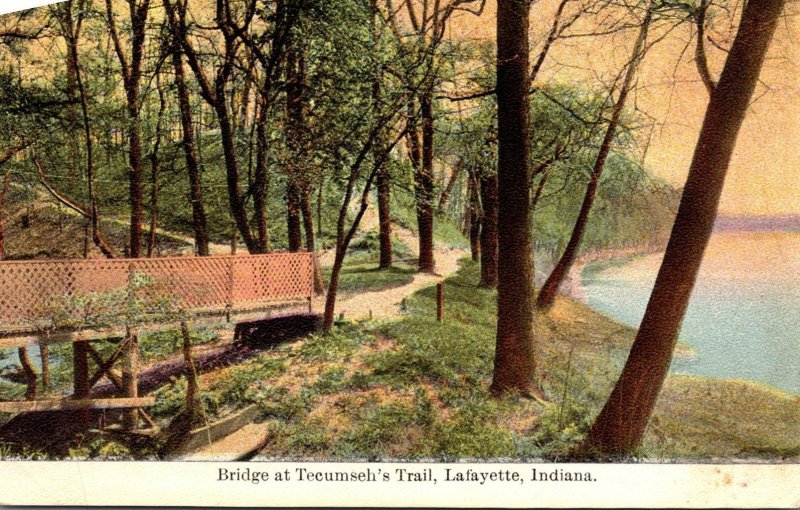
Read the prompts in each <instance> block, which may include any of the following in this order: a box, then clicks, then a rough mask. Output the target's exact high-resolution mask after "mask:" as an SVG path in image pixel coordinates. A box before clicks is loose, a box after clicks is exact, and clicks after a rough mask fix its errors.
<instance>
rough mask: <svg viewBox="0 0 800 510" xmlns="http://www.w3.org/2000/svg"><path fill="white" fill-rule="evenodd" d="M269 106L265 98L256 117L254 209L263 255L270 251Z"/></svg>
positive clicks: (262, 99) (259, 105)
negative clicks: (268, 198)
mask: <svg viewBox="0 0 800 510" xmlns="http://www.w3.org/2000/svg"><path fill="white" fill-rule="evenodd" d="M268 184H269V178H268V174H267V104H266V99H264V98H263V97H262V98H261V100H260V101H259V102H258V115H257V117H256V168H255V179H254V182H253V207H254V209H255V211H254V212H255V218H256V231H257V232H258V244H259V248H260V250H261V251H262V252H263V253H267V252H269V251H270V239H269V225H268V224H267V187H268Z"/></svg>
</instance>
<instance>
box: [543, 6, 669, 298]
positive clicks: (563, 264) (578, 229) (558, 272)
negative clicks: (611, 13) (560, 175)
mask: <svg viewBox="0 0 800 510" xmlns="http://www.w3.org/2000/svg"><path fill="white" fill-rule="evenodd" d="M653 5H654V3H653V1H651V2H650V3H649V4H648V7H647V12H646V14H645V18H644V20H643V21H642V25H641V28H640V29H639V36H638V37H637V39H636V44H634V46H633V52H632V54H631V58H630V60H629V62H628V69H627V71H626V72H625V78H624V79H623V82H622V88H621V89H620V93H619V97H618V98H617V102H616V103H615V104H614V109H613V111H612V113H611V120H610V121H609V123H608V127H607V128H606V133H605V136H604V137H603V142H602V143H601V144H600V150H599V152H598V153H597V159H595V162H594V167H593V168H592V173H591V175H590V176H589V184H588V185H587V187H586V194H585V195H584V197H583V203H582V204H581V209H580V212H579V213H578V219H577V220H576V221H575V227H573V229H572V235H571V236H570V238H569V242H568V243H567V247H566V249H565V250H564V253H563V255H561V258H560V259H559V260H558V263H557V264H556V266H555V268H553V271H552V272H551V273H550V276H548V277H547V280H546V281H545V282H544V285H542V289H541V290H540V291H539V296H538V298H537V300H536V308H537V309H539V310H549V309H550V307H552V306H553V303H554V302H555V299H556V295H557V294H558V288H559V287H560V286H561V283H562V282H563V281H564V279H565V278H566V277H567V274H569V271H570V269H571V268H572V264H573V263H574V262H575V258H576V257H577V256H578V252H579V251H580V246H581V241H582V240H583V234H584V232H585V231H586V225H587V224H588V223H589V214H590V213H591V211H592V206H593V205H594V199H595V197H596V196H597V189H598V187H599V186H600V177H601V176H602V174H603V169H604V168H605V164H606V159H607V158H608V154H609V153H610V152H611V144H612V142H613V141H614V136H615V135H616V133H617V126H618V125H619V120H620V117H621V116H622V111H623V109H624V108H625V101H626V100H627V98H628V94H629V93H630V90H631V87H632V86H633V79H634V77H635V76H636V70H637V68H638V65H639V63H640V62H641V61H642V58H643V57H644V52H645V51H646V50H645V47H644V45H645V41H646V40H647V32H648V29H649V28H650V21H651V19H652V17H653Z"/></svg>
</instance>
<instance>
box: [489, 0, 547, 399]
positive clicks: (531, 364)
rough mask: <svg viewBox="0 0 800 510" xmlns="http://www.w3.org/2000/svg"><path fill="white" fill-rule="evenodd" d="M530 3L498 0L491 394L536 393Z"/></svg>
mask: <svg viewBox="0 0 800 510" xmlns="http://www.w3.org/2000/svg"><path fill="white" fill-rule="evenodd" d="M529 13H530V3H529V2H528V1H527V0H525V1H519V0H498V2H497V88H496V91H497V126H498V165H497V181H498V190H497V197H498V215H497V217H498V222H497V234H498V264H497V269H498V271H497V276H498V282H497V345H496V349H495V359H494V376H493V379H492V387H491V390H492V393H493V394H494V395H501V394H504V393H508V392H513V391H519V392H523V393H529V392H531V391H534V388H533V386H534V377H535V370H536V365H535V360H534V330H533V325H534V324H533V286H532V282H533V264H532V261H531V257H530V253H531V233H530V227H529V220H530V218H529V216H530V214H529V209H528V205H529V203H530V176H529V173H530V165H529V161H528V160H529V158H530V154H529V151H530V149H529V129H530V127H529V126H530V117H529V112H528V90H529V88H530V79H529V75H528V61H529V47H528V28H529V27H528V23H529V22H528V17H529Z"/></svg>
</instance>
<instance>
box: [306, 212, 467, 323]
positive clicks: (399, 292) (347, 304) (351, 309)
mask: <svg viewBox="0 0 800 510" xmlns="http://www.w3.org/2000/svg"><path fill="white" fill-rule="evenodd" d="M377 224H378V215H377V212H376V211H375V210H374V209H372V208H370V209H367V211H366V212H365V213H364V217H363V219H362V220H361V225H359V227H360V228H359V230H360V231H361V232H366V231H368V230H370V229H372V228H375V226H377ZM392 233H393V234H394V235H395V236H397V238H398V239H400V240H401V241H403V243H405V244H406V245H407V246H408V247H409V248H411V251H412V252H413V253H418V252H419V237H418V236H417V235H416V234H415V233H413V232H412V231H410V230H408V229H406V228H402V227H400V226H398V225H394V224H393V225H392ZM468 254H469V250H466V249H463V248H448V247H444V246H441V245H440V244H438V243H437V244H436V245H435V247H434V260H435V261H436V273H435V274H428V273H416V274H415V275H414V279H413V280H412V281H411V282H409V283H407V284H405V285H402V286H400V287H394V288H391V289H385V290H380V291H375V292H363V293H360V294H355V295H352V296H346V297H344V298H340V299H337V302H336V313H337V315H338V314H339V313H342V312H344V314H345V317H346V318H348V319H365V318H368V317H369V315H370V311H371V312H372V318H373V319H379V320H387V319H395V318H398V317H400V315H401V313H402V312H401V311H400V302H401V301H402V300H403V299H405V298H407V297H409V296H411V295H412V294H413V293H415V292H416V291H418V290H420V289H422V288H424V287H427V286H429V285H433V284H435V283H437V282H440V281H442V280H444V279H445V278H446V277H447V276H449V275H451V274H452V273H454V272H456V271H457V270H458V265H459V264H458V261H459V259H461V258H462V257H464V256H466V255H468ZM328 259H330V262H329V263H331V262H332V260H333V256H332V254H330V255H329V254H327V253H325V254H323V255H322V256H320V260H321V261H322V262H321V263H322V264H323V265H324V264H325V262H327V261H328ZM324 306H325V302H324V299H316V300H315V301H314V309H315V311H319V312H320V313H322V312H323V311H324Z"/></svg>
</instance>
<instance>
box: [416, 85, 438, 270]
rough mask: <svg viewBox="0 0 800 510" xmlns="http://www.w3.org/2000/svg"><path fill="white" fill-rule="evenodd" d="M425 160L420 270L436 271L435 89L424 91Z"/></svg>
mask: <svg viewBox="0 0 800 510" xmlns="http://www.w3.org/2000/svg"><path fill="white" fill-rule="evenodd" d="M420 120H421V122H422V161H421V165H419V166H418V168H417V170H418V171H417V173H416V175H415V184H416V186H415V190H416V198H417V226H418V229H419V268H418V269H419V271H420V272H423V273H432V272H433V271H434V268H435V266H436V262H435V261H434V258H433V192H434V182H433V90H432V89H429V90H426V91H424V92H423V93H422V94H421V95H420Z"/></svg>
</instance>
